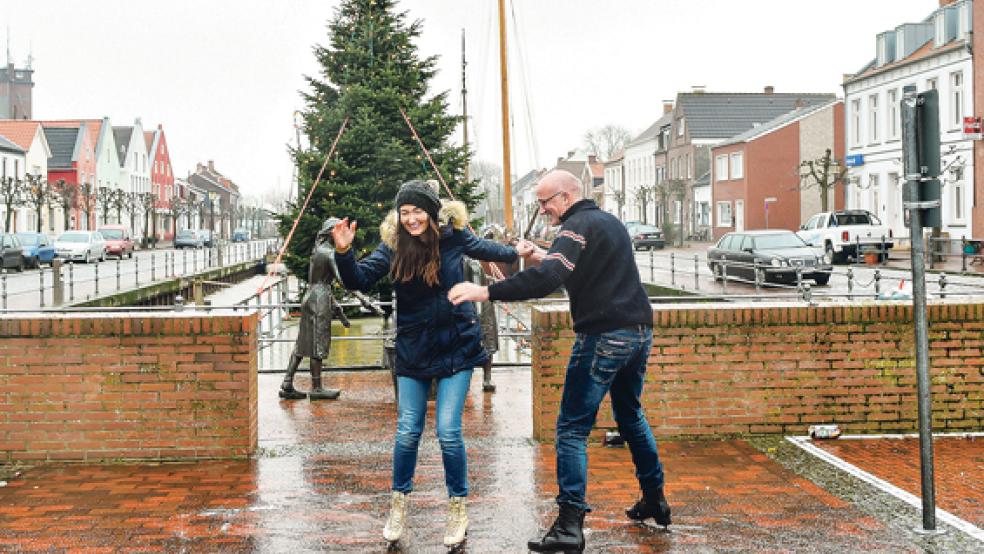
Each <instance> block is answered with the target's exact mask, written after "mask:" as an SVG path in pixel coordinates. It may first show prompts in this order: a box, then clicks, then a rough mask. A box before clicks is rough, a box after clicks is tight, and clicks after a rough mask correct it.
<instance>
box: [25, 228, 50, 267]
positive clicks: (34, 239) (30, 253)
mask: <svg viewBox="0 0 984 554" xmlns="http://www.w3.org/2000/svg"><path fill="white" fill-rule="evenodd" d="M17 238H18V239H20V242H21V246H22V247H23V248H24V252H23V254H22V255H23V256H24V265H26V266H27V267H40V266H41V264H50V263H51V260H54V259H55V245H54V243H53V242H52V241H51V239H50V238H49V237H48V235H46V234H44V233H35V232H33V231H22V232H19V233H17Z"/></svg>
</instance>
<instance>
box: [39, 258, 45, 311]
mask: <svg viewBox="0 0 984 554" xmlns="http://www.w3.org/2000/svg"><path fill="white" fill-rule="evenodd" d="M40 265H41V264H40V263H38V266H39V267H38V275H40V277H39V279H40V281H41V289H40V293H41V307H42V308H43V307H44V268H43V267H40Z"/></svg>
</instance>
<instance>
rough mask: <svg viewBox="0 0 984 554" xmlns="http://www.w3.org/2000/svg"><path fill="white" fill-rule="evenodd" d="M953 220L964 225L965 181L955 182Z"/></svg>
mask: <svg viewBox="0 0 984 554" xmlns="http://www.w3.org/2000/svg"><path fill="white" fill-rule="evenodd" d="M952 188H953V220H954V221H956V222H960V223H962V222H963V220H964V217H965V215H966V214H965V210H964V201H963V191H964V184H963V181H954V182H953V187H952Z"/></svg>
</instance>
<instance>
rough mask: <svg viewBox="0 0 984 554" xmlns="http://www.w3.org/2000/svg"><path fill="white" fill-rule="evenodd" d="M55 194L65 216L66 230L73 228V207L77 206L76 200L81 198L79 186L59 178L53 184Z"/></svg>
mask: <svg viewBox="0 0 984 554" xmlns="http://www.w3.org/2000/svg"><path fill="white" fill-rule="evenodd" d="M52 189H53V191H54V194H55V202H57V204H58V205H59V206H61V209H62V214H63V215H64V217H63V218H62V219H64V222H63V225H64V226H65V229H64V230H65V231H68V230H69V228H71V225H72V222H71V215H70V214H71V213H72V208H74V207H75V204H76V202H78V199H79V186H78V185H75V184H71V183H66V182H65V179H58V180H57V181H55V184H54V185H53V186H52Z"/></svg>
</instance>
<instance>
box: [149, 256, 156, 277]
mask: <svg viewBox="0 0 984 554" xmlns="http://www.w3.org/2000/svg"><path fill="white" fill-rule="evenodd" d="M156 257H157V252H151V253H150V282H151V283H153V282H154V281H156V280H157V272H156V271H155V270H156V267H155V266H156V265H157V264H155V263H154V262H155V259H154V258H156Z"/></svg>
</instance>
